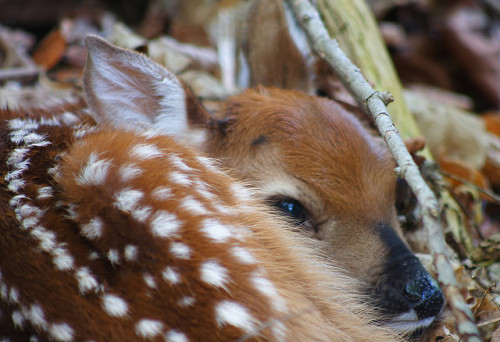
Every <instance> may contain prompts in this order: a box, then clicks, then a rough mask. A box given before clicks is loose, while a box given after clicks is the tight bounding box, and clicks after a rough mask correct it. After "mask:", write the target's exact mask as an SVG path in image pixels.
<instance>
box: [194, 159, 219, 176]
mask: <svg viewBox="0 0 500 342" xmlns="http://www.w3.org/2000/svg"><path fill="white" fill-rule="evenodd" d="M196 160H197V161H198V163H200V164H201V165H202V166H204V167H205V168H207V169H208V170H210V171H212V172H214V173H221V171H220V170H219V169H218V167H217V161H216V160H215V159H212V158H209V157H205V156H197V157H196Z"/></svg>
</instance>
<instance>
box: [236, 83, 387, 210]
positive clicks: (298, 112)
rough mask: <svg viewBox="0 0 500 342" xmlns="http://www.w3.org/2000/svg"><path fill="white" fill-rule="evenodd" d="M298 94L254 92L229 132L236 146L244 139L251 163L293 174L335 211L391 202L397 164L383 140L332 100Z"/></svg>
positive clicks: (297, 180) (277, 172)
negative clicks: (341, 207)
mask: <svg viewBox="0 0 500 342" xmlns="http://www.w3.org/2000/svg"><path fill="white" fill-rule="evenodd" d="M297 94H300V93H296V92H279V93H278V92H275V91H273V90H269V91H268V92H264V93H259V94H256V93H250V96H248V97H247V100H246V101H249V102H250V103H246V104H247V105H246V106H245V110H244V111H241V112H239V113H238V116H237V117H236V124H235V126H238V127H236V129H234V130H233V131H232V132H231V133H229V134H232V136H231V137H229V139H230V140H231V139H233V140H238V141H236V142H235V141H233V142H232V145H236V144H237V143H238V142H240V143H241V142H243V141H244V140H245V141H244V142H243V143H245V145H246V148H247V149H248V151H247V154H248V155H252V156H254V158H253V159H252V161H250V163H256V162H257V161H261V164H263V165H264V164H265V169H266V170H268V171H269V170H271V169H272V172H270V171H269V172H268V173H273V174H274V175H276V174H279V173H284V174H287V175H291V176H292V180H293V179H295V180H296V184H301V185H302V186H305V187H308V188H310V190H312V192H314V193H315V194H316V195H317V196H319V197H320V198H322V200H323V201H325V202H327V203H325V204H326V206H327V207H330V208H332V209H334V208H335V207H336V206H343V204H344V203H347V202H350V203H354V204H357V205H351V207H352V208H349V209H350V211H351V212H352V211H359V210H363V209H367V208H366V206H367V205H368V204H367V203H369V202H371V201H375V202H380V201H381V199H384V202H389V204H387V205H385V204H384V205H381V206H387V207H388V206H390V205H392V199H393V192H394V186H395V178H394V175H393V172H392V170H393V167H394V163H393V161H392V158H391V157H390V154H389V153H388V151H387V149H386V148H385V146H383V144H382V142H381V141H380V142H379V141H377V140H376V139H377V138H375V137H373V136H371V135H370V134H369V133H368V131H367V130H366V128H365V127H363V125H362V124H361V123H360V122H359V121H358V120H357V119H356V118H355V117H354V116H353V115H351V114H349V113H347V112H346V111H345V110H343V109H342V108H341V107H340V106H339V105H337V104H336V103H334V102H333V101H330V100H327V99H320V98H317V97H312V96H308V95H304V94H300V95H299V96H295V95H297ZM292 95H294V96H292ZM247 108H248V109H247ZM269 155H271V156H272V157H269ZM275 178H277V177H275ZM289 179H290V178H289ZM350 198H355V199H356V201H350V200H349V199H350ZM344 208H345V206H344ZM335 211H336V212H338V208H337V209H336V210H335Z"/></svg>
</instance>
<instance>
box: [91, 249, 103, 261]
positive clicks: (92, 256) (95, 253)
mask: <svg viewBox="0 0 500 342" xmlns="http://www.w3.org/2000/svg"><path fill="white" fill-rule="evenodd" d="M100 258H101V256H100V255H99V253H97V252H95V251H94V252H90V253H89V260H98V259H100Z"/></svg>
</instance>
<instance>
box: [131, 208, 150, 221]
mask: <svg viewBox="0 0 500 342" xmlns="http://www.w3.org/2000/svg"><path fill="white" fill-rule="evenodd" d="M152 211H153V209H152V208H151V207H149V206H144V207H139V208H136V209H134V210H133V211H132V217H133V218H134V219H136V220H137V221H139V222H141V223H144V222H146V221H147V219H148V218H149V217H150V216H151V212H152Z"/></svg>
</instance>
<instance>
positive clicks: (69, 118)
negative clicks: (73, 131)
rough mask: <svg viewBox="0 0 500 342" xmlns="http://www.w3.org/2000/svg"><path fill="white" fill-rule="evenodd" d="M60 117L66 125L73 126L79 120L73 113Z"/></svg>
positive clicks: (65, 113) (63, 114)
mask: <svg viewBox="0 0 500 342" xmlns="http://www.w3.org/2000/svg"><path fill="white" fill-rule="evenodd" d="M60 117H61V119H62V121H63V122H64V123H65V124H66V125H74V124H76V123H78V122H80V118H79V117H78V116H77V115H76V114H75V113H71V112H64V113H62V114H61V116H60Z"/></svg>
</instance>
